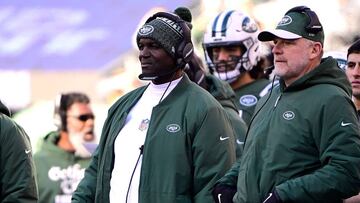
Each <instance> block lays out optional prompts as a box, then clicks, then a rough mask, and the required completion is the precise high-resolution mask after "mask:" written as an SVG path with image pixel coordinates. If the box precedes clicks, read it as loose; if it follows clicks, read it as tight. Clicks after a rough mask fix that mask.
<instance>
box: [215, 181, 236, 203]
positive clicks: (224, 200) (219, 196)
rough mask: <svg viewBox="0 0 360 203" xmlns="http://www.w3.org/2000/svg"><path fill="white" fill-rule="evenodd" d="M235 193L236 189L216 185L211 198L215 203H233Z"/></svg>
mask: <svg viewBox="0 0 360 203" xmlns="http://www.w3.org/2000/svg"><path fill="white" fill-rule="evenodd" d="M235 193H236V187H233V186H230V185H221V184H217V185H215V187H214V189H213V191H212V196H213V198H214V200H215V202H216V203H233V201H232V199H233V197H234V195H235Z"/></svg>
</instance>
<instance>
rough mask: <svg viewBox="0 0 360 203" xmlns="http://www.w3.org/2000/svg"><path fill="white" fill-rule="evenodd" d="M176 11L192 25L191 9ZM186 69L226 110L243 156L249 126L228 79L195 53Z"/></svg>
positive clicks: (191, 77)
mask: <svg viewBox="0 0 360 203" xmlns="http://www.w3.org/2000/svg"><path fill="white" fill-rule="evenodd" d="M174 13H175V14H177V15H178V16H180V17H182V18H185V19H186V22H187V24H188V25H189V27H190V28H191V27H192V24H191V20H192V18H186V16H190V17H191V14H189V10H187V9H186V8H183V7H180V8H177V9H176V10H175V11H174ZM183 16H185V17H183ZM184 71H185V73H186V74H187V75H188V77H189V79H190V80H191V81H193V82H195V83H196V84H198V85H199V86H200V87H202V88H204V89H205V90H207V91H208V92H209V93H210V94H211V95H212V96H213V97H214V98H215V99H216V100H217V101H218V102H219V103H220V104H221V106H222V107H224V109H225V110H226V113H227V115H228V116H229V119H230V122H231V126H232V127H233V128H234V131H235V133H236V142H235V143H236V145H235V147H236V157H237V158H239V157H240V156H241V151H242V147H243V143H244V138H245V134H246V129H247V126H246V124H245V122H244V120H243V119H242V118H240V116H239V114H238V110H237V107H236V103H235V93H234V91H233V90H232V89H231V87H230V85H229V84H228V83H227V82H226V81H222V80H220V79H219V78H217V77H215V76H214V75H211V74H209V73H208V71H207V70H206V67H205V66H204V64H203V62H202V60H201V58H200V57H199V56H198V55H196V54H195V53H194V54H193V55H192V57H191V58H190V60H189V62H188V63H187V64H186V66H185V68H184Z"/></svg>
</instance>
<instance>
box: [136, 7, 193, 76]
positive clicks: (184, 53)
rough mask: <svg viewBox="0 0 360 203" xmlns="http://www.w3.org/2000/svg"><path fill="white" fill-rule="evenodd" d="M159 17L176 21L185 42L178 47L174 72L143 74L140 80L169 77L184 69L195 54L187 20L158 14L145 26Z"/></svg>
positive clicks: (162, 13) (171, 15)
mask: <svg viewBox="0 0 360 203" xmlns="http://www.w3.org/2000/svg"><path fill="white" fill-rule="evenodd" d="M158 17H164V18H167V19H169V20H172V21H174V22H175V23H177V24H178V25H179V26H180V27H181V29H182V31H183V36H184V37H183V40H182V41H181V42H180V44H179V45H178V47H177V48H176V50H175V57H176V68H175V69H173V70H170V71H165V72H160V73H154V74H144V73H142V74H140V75H139V79H141V80H154V79H157V78H158V77H161V76H165V75H169V74H171V73H173V72H175V71H177V70H178V69H179V68H184V67H185V65H186V64H187V63H188V62H189V61H190V59H191V56H192V54H193V52H194V46H193V44H192V42H191V30H190V27H189V26H188V25H187V22H186V21H185V20H183V19H181V18H180V17H179V16H177V15H175V14H172V13H167V12H158V13H156V14H154V15H153V16H151V17H150V18H148V19H147V20H146V22H145V24H146V23H149V22H151V21H152V20H154V19H156V18H158Z"/></svg>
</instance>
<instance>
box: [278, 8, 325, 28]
mask: <svg viewBox="0 0 360 203" xmlns="http://www.w3.org/2000/svg"><path fill="white" fill-rule="evenodd" d="M290 12H297V13H305V14H306V15H307V16H308V17H309V18H310V22H309V23H308V25H307V26H306V28H305V29H306V31H308V32H309V33H313V34H316V33H318V32H320V31H322V30H323V27H322V25H321V23H320V20H319V18H318V17H317V15H316V13H315V12H314V11H312V10H311V9H310V8H309V7H307V6H296V7H294V8H292V9H290V10H288V11H287V12H286V14H288V13H290ZM286 14H285V15H286Z"/></svg>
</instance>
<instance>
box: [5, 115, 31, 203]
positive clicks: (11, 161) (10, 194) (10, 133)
mask: <svg viewBox="0 0 360 203" xmlns="http://www.w3.org/2000/svg"><path fill="white" fill-rule="evenodd" d="M0 144H1V146H0V155H1V159H0V167H1V168H0V177H1V178H0V179H1V183H0V186H1V202H22V203H35V202H37V199H38V191H37V184H36V178H35V165H34V162H33V158H32V152H31V144H30V141H29V137H28V136H27V134H26V133H25V131H24V130H23V129H22V128H21V127H20V126H19V125H17V124H16V123H15V122H13V121H12V120H11V119H10V118H8V117H7V116H5V115H2V114H0Z"/></svg>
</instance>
